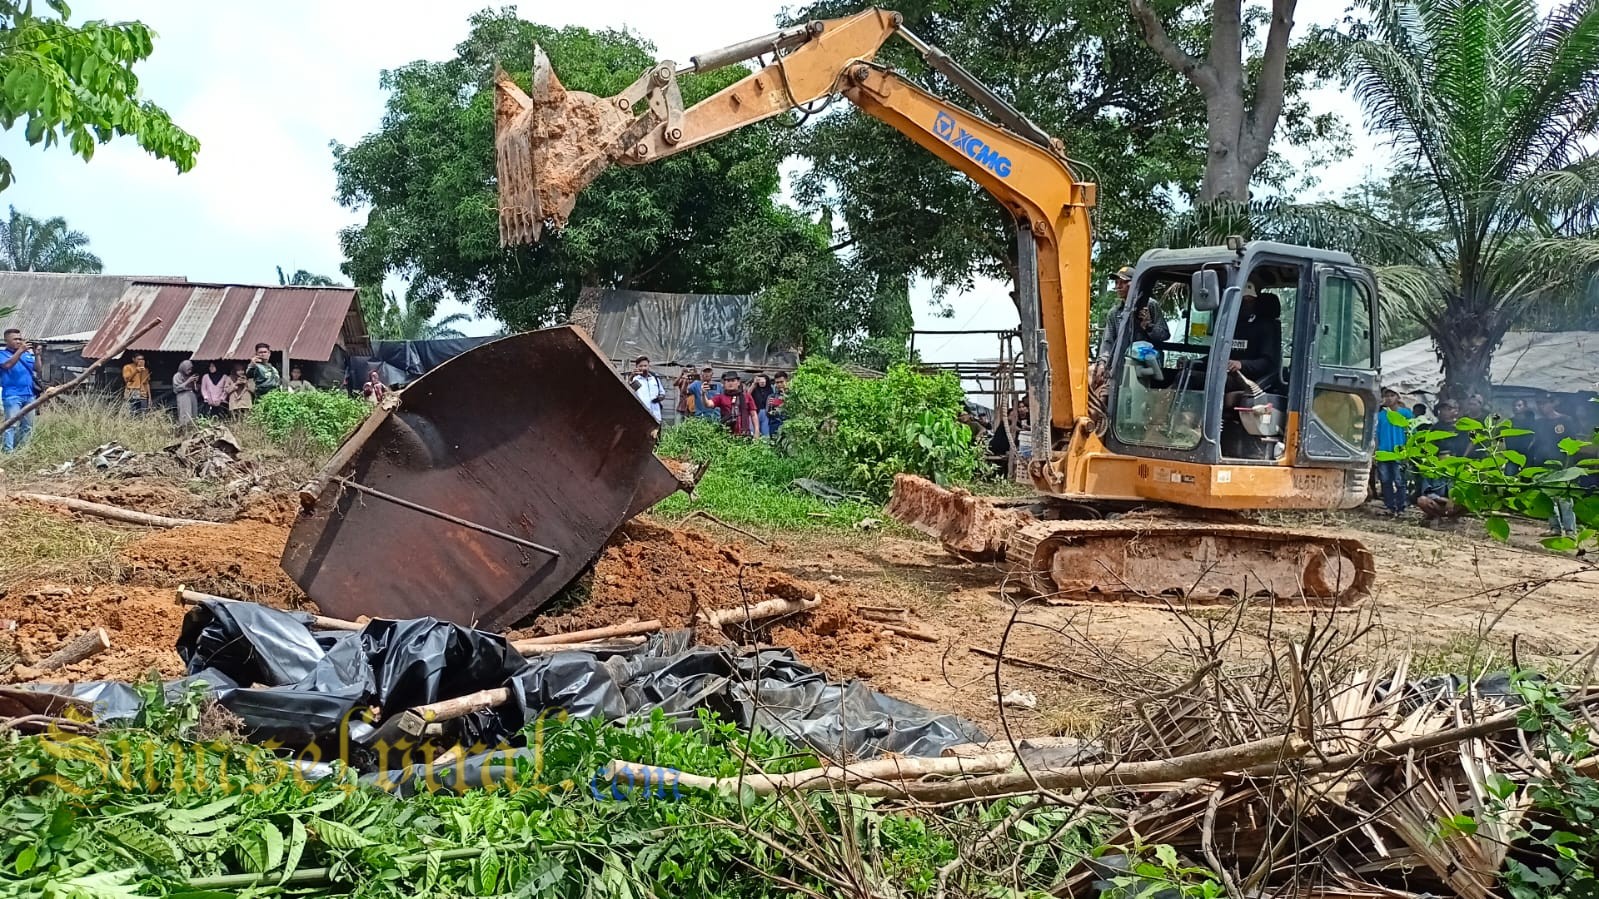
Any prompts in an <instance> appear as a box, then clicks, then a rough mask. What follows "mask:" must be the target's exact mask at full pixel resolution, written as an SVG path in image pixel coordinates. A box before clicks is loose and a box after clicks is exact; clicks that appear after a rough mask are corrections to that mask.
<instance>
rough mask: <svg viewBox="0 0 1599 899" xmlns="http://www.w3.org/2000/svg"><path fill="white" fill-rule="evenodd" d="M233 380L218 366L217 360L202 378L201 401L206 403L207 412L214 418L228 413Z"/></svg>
mask: <svg viewBox="0 0 1599 899" xmlns="http://www.w3.org/2000/svg"><path fill="white" fill-rule="evenodd" d="M232 386H233V382H232V381H230V380H229V379H228V376H227V375H226V374H224V373H223V372H222V370H221V369H219V368H217V364H216V363H215V362H213V363H211V368H210V370H209V371H207V372H206V373H205V374H204V375H203V376H201V378H200V401H201V402H203V403H204V404H205V414H206V415H209V416H210V417H212V418H222V417H224V416H225V415H227V413H228V388H230V387H232Z"/></svg>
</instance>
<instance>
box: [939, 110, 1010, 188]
mask: <svg viewBox="0 0 1599 899" xmlns="http://www.w3.org/2000/svg"><path fill="white" fill-rule="evenodd" d="M933 133H934V134H936V135H938V138H939V140H942V141H943V142H944V143H947V144H949V145H950V146H952V147H954V148H955V149H957V150H959V151H961V152H962V153H965V154H966V155H967V156H970V157H971V158H972V159H973V160H975V161H976V162H977V164H978V165H981V166H982V167H983V168H985V169H988V170H989V171H990V172H993V173H994V174H996V175H998V176H999V177H1001V178H1007V177H1009V176H1010V157H1008V156H1001V155H1000V154H999V151H997V150H995V149H994V148H993V147H990V146H989V145H988V144H985V143H983V142H982V141H981V140H978V139H977V135H975V134H972V133H971V132H970V131H967V130H966V129H965V128H961V127H959V126H957V125H956V124H955V117H954V116H952V115H950V114H949V113H947V112H941V113H939V114H938V117H937V118H935V119H933Z"/></svg>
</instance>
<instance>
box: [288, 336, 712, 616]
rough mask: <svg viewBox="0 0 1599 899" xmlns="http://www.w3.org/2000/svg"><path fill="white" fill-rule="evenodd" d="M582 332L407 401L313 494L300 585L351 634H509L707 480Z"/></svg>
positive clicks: (323, 475) (444, 373)
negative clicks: (613, 546) (440, 623)
mask: <svg viewBox="0 0 1599 899" xmlns="http://www.w3.org/2000/svg"><path fill="white" fill-rule="evenodd" d="M659 429H660V426H659V425H658V424H657V423H656V421H655V419H654V417H653V416H652V415H651V414H650V413H649V412H648V411H647V410H646V409H645V408H644V406H643V404H642V403H640V402H639V400H638V398H637V397H636V396H634V394H633V392H632V391H631V390H630V389H629V387H628V385H627V384H626V383H624V382H623V380H622V379H621V377H620V376H619V375H618V374H616V372H615V371H614V370H613V369H612V367H611V365H610V363H609V362H608V360H606V359H605V358H604V356H603V355H602V354H601V352H600V351H599V349H598V348H597V347H596V346H595V345H594V343H593V342H592V341H591V340H590V339H589V338H588V335H586V334H585V333H583V332H582V331H581V330H580V329H578V328H575V327H570V326H567V327H559V328H550V329H546V330H541V331H531V332H527V333H524V334H517V335H514V336H511V337H506V338H503V339H501V340H496V341H492V342H489V343H486V344H483V345H482V346H479V347H476V348H474V349H472V350H470V351H469V352H466V353H463V354H462V355H460V356H457V357H456V358H454V359H451V360H450V361H448V362H446V363H444V364H443V365H441V366H439V367H438V368H436V369H434V370H433V371H430V372H428V373H427V374H425V375H423V376H422V377H420V378H418V379H417V380H416V381H414V382H412V383H411V384H410V385H409V386H407V387H406V388H405V389H404V390H401V391H397V392H394V393H392V394H390V396H389V397H388V398H387V399H386V400H385V402H384V403H383V405H382V406H381V407H380V408H379V409H377V410H376V411H375V412H374V413H373V414H372V416H371V417H369V418H368V419H367V421H366V422H365V423H364V424H363V425H362V426H361V427H360V428H359V429H357V431H356V432H355V433H354V434H352V435H351V436H350V437H349V439H347V440H346V441H345V442H344V444H343V445H342V446H341V447H340V448H339V451H338V453H337V454H336V455H335V456H334V458H333V459H332V460H330V462H329V463H328V465H327V466H325V467H324V468H323V470H322V471H321V472H320V473H319V474H318V476H317V477H316V478H315V479H314V480H313V481H311V482H310V483H308V484H307V485H306V486H305V487H304V488H302V490H301V491H300V500H301V505H302V510H301V514H300V518H299V520H298V521H297V522H296V523H295V525H294V529H293V531H292V532H291V533H290V536H289V541H288V545H287V547H286V548H285V549H284V552H283V559H282V564H283V568H284V570H285V571H287V572H288V573H289V575H290V576H291V577H293V578H294V580H295V582H296V583H298V584H299V585H300V587H301V588H302V589H304V590H305V592H306V594H307V595H309V596H310V597H311V599H313V600H315V601H316V603H317V605H318V606H319V607H320V608H321V609H322V612H323V613H324V614H327V615H332V616H337V617H341V618H356V617H359V616H362V615H368V616H372V617H375V618H406V617H415V616H433V617H436V618H441V619H446V620H449V621H454V622H457V623H459V624H462V625H468V626H475V627H482V628H488V629H503V628H507V627H510V626H512V625H513V624H515V623H516V622H518V621H521V620H523V619H525V618H528V617H530V616H532V615H533V614H535V613H536V612H538V610H539V609H540V608H542V607H543V606H544V605H545V604H546V603H548V602H549V601H550V599H551V598H552V597H554V595H555V594H556V593H557V592H558V591H560V590H561V588H563V587H565V586H566V585H567V584H568V583H570V582H571V581H572V580H573V579H574V578H575V577H577V575H578V574H580V573H581V572H582V571H583V570H584V569H585V568H586V567H587V566H588V565H589V563H590V562H592V561H593V560H594V558H595V557H596V556H597V555H598V554H599V552H600V551H601V549H603V548H604V546H605V543H606V541H607V540H609V538H610V537H611V535H612V534H614V533H615V532H616V531H617V529H618V528H619V527H620V526H621V525H622V524H623V523H624V522H626V521H627V520H628V519H630V518H632V517H633V516H635V515H637V514H638V513H640V512H642V511H644V510H645V509H648V508H649V507H651V506H653V505H654V504H656V503H657V502H659V501H660V500H662V499H664V498H665V497H667V496H669V495H671V494H672V493H674V492H676V491H677V490H679V489H685V488H691V487H692V479H691V478H689V477H688V476H686V475H684V474H681V473H679V472H677V471H676V470H674V469H673V468H672V467H669V466H668V465H667V464H666V463H665V462H663V461H662V460H660V459H659V458H657V457H656V456H655V455H654V452H653V449H654V446H655V441H656V438H657V436H658V434H659Z"/></svg>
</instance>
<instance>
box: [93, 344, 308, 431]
mask: <svg viewBox="0 0 1599 899" xmlns="http://www.w3.org/2000/svg"><path fill="white" fill-rule="evenodd" d="M205 366H206V370H205V372H203V373H202V372H200V371H199V370H198V369H197V368H196V364H195V361H194V360H193V359H185V360H183V361H182V362H179V363H178V371H177V373H176V374H174V375H173V376H172V394H173V405H174V406H175V407H176V409H177V416H178V427H180V428H187V427H189V426H190V425H192V424H194V422H195V421H196V420H197V419H230V418H231V419H238V418H242V417H244V416H245V415H248V414H249V412H250V410H251V409H252V408H254V406H255V403H256V401H257V400H258V399H259V398H261V397H264V396H266V395H267V394H269V393H271V392H272V391H274V390H285V391H288V392H291V393H292V392H296V391H301V390H313V389H315V388H314V387H313V385H312V384H311V382H309V381H307V380H306V379H305V374H304V372H303V371H302V370H301V369H300V367H299V366H294V367H293V368H291V369H290V370H289V380H288V381H287V382H285V381H284V380H283V376H282V375H281V374H279V372H278V369H277V366H275V365H273V364H272V347H271V345H270V344H265V343H258V344H256V345H255V355H254V356H252V357H251V358H250V361H249V362H230V361H227V360H223V361H214V362H207V363H205ZM122 398H123V400H124V401H126V402H127V404H128V411H129V412H130V413H131V414H133V415H147V414H149V413H150V411H151V410H152V409H154V408H156V403H155V396H154V395H153V394H152V393H151V388H150V368H149V366H148V365H147V364H146V363H145V358H144V354H143V353H134V354H133V358H131V359H129V360H128V362H127V363H126V364H125V365H123V366H122Z"/></svg>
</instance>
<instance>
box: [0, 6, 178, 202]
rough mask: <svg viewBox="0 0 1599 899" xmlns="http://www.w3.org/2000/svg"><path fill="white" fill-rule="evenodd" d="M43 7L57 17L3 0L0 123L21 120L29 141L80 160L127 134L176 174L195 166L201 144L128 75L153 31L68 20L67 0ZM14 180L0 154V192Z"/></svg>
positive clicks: (145, 50) (123, 24)
mask: <svg viewBox="0 0 1599 899" xmlns="http://www.w3.org/2000/svg"><path fill="white" fill-rule="evenodd" d="M44 5H45V6H46V7H48V8H49V12H50V13H54V15H50V14H43V15H40V14H37V13H36V11H35V9H34V4H33V3H32V2H31V0H30V2H26V3H17V2H13V0H0V126H3V127H5V128H6V129H10V128H11V127H12V126H14V125H16V124H17V122H18V121H21V122H23V124H24V136H25V137H26V138H27V141H28V143H29V144H33V145H39V144H43V145H44V146H46V147H50V146H54V145H56V144H57V143H61V142H63V141H64V142H66V144H67V146H68V147H69V148H70V149H71V151H72V152H73V153H74V154H76V155H78V156H81V157H82V158H83V159H85V160H88V159H91V158H93V156H94V151H95V147H96V145H99V144H105V143H109V142H110V141H111V140H112V139H113V138H115V137H119V136H124V135H126V136H130V137H132V138H134V139H135V140H136V141H138V143H139V146H140V147H142V148H143V149H144V150H145V152H147V153H150V154H151V155H153V156H155V157H157V158H158V159H166V160H170V161H171V162H172V163H173V164H174V165H175V166H177V168H178V171H180V172H187V171H188V170H189V169H191V168H193V167H194V158H195V154H197V153H198V152H199V150H200V142H199V141H198V140H196V139H195V137H194V135H192V134H189V133H188V132H187V131H184V130H183V129H182V128H179V127H178V126H177V125H175V124H173V122H172V119H171V117H170V116H168V115H167V113H166V112H165V111H164V110H162V109H161V107H159V106H157V105H155V104H154V103H151V102H150V101H149V100H145V99H143V98H141V96H140V90H139V79H138V76H136V75H134V73H133V67H134V65H135V64H136V63H139V62H142V61H143V60H145V59H148V58H149V56H150V53H151V51H152V50H153V48H154V45H153V40H154V37H155V34H154V32H152V31H151V30H150V29H149V27H148V26H146V25H143V24H141V23H139V22H101V21H94V22H84V23H83V24H81V25H70V24H68V23H67V20H68V19H69V18H70V17H71V14H72V13H71V10H70V8H69V7H68V6H67V4H66V3H65V2H64V0H45V4H44ZM13 178H14V172H13V170H12V166H11V162H10V160H7V159H5V158H3V157H0V190H4V189H5V188H7V187H9V186H10V185H11V182H12V180H13Z"/></svg>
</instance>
